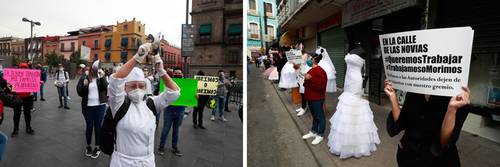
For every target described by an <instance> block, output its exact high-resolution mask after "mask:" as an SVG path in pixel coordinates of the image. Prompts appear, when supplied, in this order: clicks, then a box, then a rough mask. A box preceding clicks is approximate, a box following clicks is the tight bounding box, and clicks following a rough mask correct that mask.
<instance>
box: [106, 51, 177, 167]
mask: <svg viewBox="0 0 500 167" xmlns="http://www.w3.org/2000/svg"><path fill="white" fill-rule="evenodd" d="M149 50H150V48H148V47H144V48H143V47H142V46H141V47H140V48H139V51H138V52H137V54H136V55H134V57H133V58H132V59H130V60H129V61H128V62H127V63H125V64H124V65H123V66H122V67H121V68H120V69H119V70H118V71H117V72H116V73H114V74H112V75H111V77H110V79H109V86H108V95H109V107H110V109H111V113H112V114H113V117H114V116H115V114H116V113H117V111H118V109H119V108H120V106H121V105H122V104H123V103H124V101H125V98H128V99H130V107H129V109H128V111H127V113H126V114H125V116H124V117H123V118H122V119H121V120H120V121H119V122H118V123H117V125H116V145H115V147H114V148H115V149H114V151H113V154H112V156H111V163H110V166H111V167H125V166H126V167H128V166H147V167H154V166H155V159H154V143H155V142H154V138H155V129H156V125H155V115H154V114H153V112H151V111H150V109H149V108H148V107H147V105H146V101H145V100H146V98H145V94H146V84H145V82H144V79H145V78H144V73H143V71H142V70H141V69H139V68H137V67H135V66H136V64H138V63H142V62H143V61H144V58H145V57H146V56H147V53H148V52H149ZM154 59H156V60H155V62H157V64H156V65H157V67H158V68H157V69H158V72H159V74H160V76H161V77H162V79H163V80H164V81H165V83H164V84H165V91H164V92H162V93H161V94H160V95H158V96H151V97H149V98H152V100H153V102H154V106H155V109H156V111H162V110H163V109H164V108H165V107H167V106H168V105H169V104H170V103H171V102H173V101H175V100H177V98H178V97H179V95H180V88H179V87H178V86H177V84H176V83H175V82H174V81H173V80H172V79H171V78H170V77H169V76H168V75H167V72H166V71H165V69H163V68H162V67H163V62H162V60H161V58H160V56H159V55H156V56H155V57H154Z"/></svg>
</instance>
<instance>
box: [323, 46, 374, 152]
mask: <svg viewBox="0 0 500 167" xmlns="http://www.w3.org/2000/svg"><path fill="white" fill-rule="evenodd" d="M345 62H346V64H347V70H346V77H345V83H344V92H343V93H342V94H341V95H340V96H339V98H338V99H339V102H338V104H337V111H335V113H334V114H333V116H332V117H331V118H330V123H331V125H330V127H331V129H330V134H329V135H328V147H329V151H330V152H331V153H333V154H336V155H339V156H340V158H341V159H345V158H349V157H358V158H359V157H362V156H370V154H371V152H373V151H376V150H377V144H380V139H379V136H378V133H377V130H378V129H377V126H376V125H375V122H374V121H373V112H372V110H371V109H370V104H369V102H368V100H366V99H363V98H362V97H361V96H362V94H363V89H362V88H363V85H362V83H363V77H362V75H361V69H362V67H363V65H364V63H365V60H364V59H363V58H362V57H361V56H359V55H358V54H354V53H353V52H352V50H351V53H348V54H347V55H346V56H345Z"/></svg>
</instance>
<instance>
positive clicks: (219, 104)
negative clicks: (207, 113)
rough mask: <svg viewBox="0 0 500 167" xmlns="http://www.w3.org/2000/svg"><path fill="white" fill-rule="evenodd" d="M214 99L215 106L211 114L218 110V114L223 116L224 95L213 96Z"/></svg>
mask: <svg viewBox="0 0 500 167" xmlns="http://www.w3.org/2000/svg"><path fill="white" fill-rule="evenodd" d="M214 99H215V108H214V109H213V110H212V116H215V113H216V112H217V111H219V116H220V117H222V116H224V104H225V103H226V98H225V96H214Z"/></svg>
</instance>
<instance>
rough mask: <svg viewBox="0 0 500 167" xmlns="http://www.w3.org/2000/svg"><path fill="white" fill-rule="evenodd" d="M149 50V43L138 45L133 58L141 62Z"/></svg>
mask: <svg viewBox="0 0 500 167" xmlns="http://www.w3.org/2000/svg"><path fill="white" fill-rule="evenodd" d="M150 50H151V43H145V44H142V45H141V46H139V49H138V50H137V53H136V54H135V55H134V60H135V61H136V62H137V63H139V64H140V63H142V62H143V61H144V59H145V58H146V57H147V56H148V54H149V51H150Z"/></svg>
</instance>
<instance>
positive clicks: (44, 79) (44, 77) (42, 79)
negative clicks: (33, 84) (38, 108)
mask: <svg viewBox="0 0 500 167" xmlns="http://www.w3.org/2000/svg"><path fill="white" fill-rule="evenodd" d="M36 69H38V70H40V71H41V73H40V74H41V75H40V100H41V101H45V98H43V86H44V85H45V83H46V82H47V69H46V68H43V67H42V65H41V64H37V65H36ZM34 95H35V101H37V98H38V93H36V92H35V93H34Z"/></svg>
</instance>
